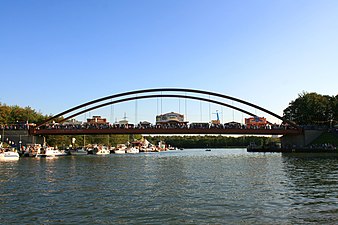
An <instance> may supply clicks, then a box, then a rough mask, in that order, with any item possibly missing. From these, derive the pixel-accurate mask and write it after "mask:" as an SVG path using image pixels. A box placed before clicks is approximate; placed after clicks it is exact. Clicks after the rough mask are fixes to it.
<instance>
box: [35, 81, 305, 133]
mask: <svg viewBox="0 0 338 225" xmlns="http://www.w3.org/2000/svg"><path fill="white" fill-rule="evenodd" d="M151 92H185V96H186V93H187V92H188V93H195V94H202V95H210V96H214V97H219V98H223V99H229V100H232V101H235V102H239V103H241V104H244V105H247V106H250V107H253V108H255V109H258V110H260V111H262V112H265V113H267V114H269V115H271V116H273V117H275V118H278V119H279V120H281V121H283V122H284V123H288V124H289V125H291V126H292V127H294V128H297V129H299V127H298V125H297V124H296V123H294V122H292V121H290V120H287V119H284V118H283V117H281V116H279V115H277V114H275V113H273V112H271V111H269V110H267V109H265V108H263V107H260V106H258V105H255V104H253V103H250V102H247V101H244V100H241V99H238V98H234V97H231V96H227V95H223V94H219V93H214V92H210V91H202V90H195V89H185V88H154V89H144V90H136V91H129V92H124V93H120V94H114V95H110V96H107V97H103V98H99V99H96V100H92V101H89V102H86V103H84V104H81V105H78V106H75V107H73V108H70V109H68V110H65V111H63V112H61V113H58V114H56V115H55V116H53V117H51V118H49V119H47V120H45V121H44V122H42V123H41V124H39V125H37V127H36V128H38V127H40V126H42V125H44V124H46V123H48V122H49V121H52V120H55V119H57V118H59V117H61V116H64V115H66V114H69V113H71V112H74V111H76V110H79V109H81V108H84V107H86V106H89V105H93V104H96V103H99V102H103V101H106V100H108V99H116V98H119V97H125V96H128V95H133V94H144V93H151ZM157 96H158V97H162V95H157ZM163 96H164V95H163ZM183 96H184V95H183Z"/></svg>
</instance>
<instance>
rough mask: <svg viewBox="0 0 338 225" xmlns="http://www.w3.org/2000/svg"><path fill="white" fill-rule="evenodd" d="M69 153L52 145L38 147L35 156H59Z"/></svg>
mask: <svg viewBox="0 0 338 225" xmlns="http://www.w3.org/2000/svg"><path fill="white" fill-rule="evenodd" d="M66 155H69V153H68V152H66V151H65V150H58V149H54V148H52V147H47V148H45V149H44V148H40V149H39V150H38V153H37V154H36V156H35V157H36V158H46V157H59V156H66Z"/></svg>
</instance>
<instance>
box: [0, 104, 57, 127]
mask: <svg viewBox="0 0 338 225" xmlns="http://www.w3.org/2000/svg"><path fill="white" fill-rule="evenodd" d="M49 117H50V116H48V115H43V114H42V113H40V112H37V111H36V110H34V109H32V108H31V107H29V106H27V107H24V108H23V107H20V106H18V105H14V106H8V105H6V104H2V103H0V124H1V125H13V124H16V123H26V122H29V123H41V122H42V121H44V120H46V119H47V118H49Z"/></svg>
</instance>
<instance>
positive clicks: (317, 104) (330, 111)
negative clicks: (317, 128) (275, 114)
mask: <svg viewBox="0 0 338 225" xmlns="http://www.w3.org/2000/svg"><path fill="white" fill-rule="evenodd" d="M337 101H338V98H337V96H336V97H334V96H328V95H320V94H317V93H306V92H303V93H301V94H299V95H298V98H297V99H295V100H294V101H291V102H290V103H289V106H288V107H287V108H286V109H284V112H283V113H284V115H283V116H284V118H285V119H287V120H291V121H294V122H295V123H297V124H299V125H329V124H330V122H331V121H332V120H336V119H337Z"/></svg>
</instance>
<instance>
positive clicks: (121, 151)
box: [114, 149, 126, 154]
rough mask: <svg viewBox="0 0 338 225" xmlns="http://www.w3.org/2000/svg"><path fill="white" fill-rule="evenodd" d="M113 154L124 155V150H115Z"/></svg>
mask: <svg viewBox="0 0 338 225" xmlns="http://www.w3.org/2000/svg"><path fill="white" fill-rule="evenodd" d="M114 153H115V154H125V153H126V150H125V149H115V150H114Z"/></svg>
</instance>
